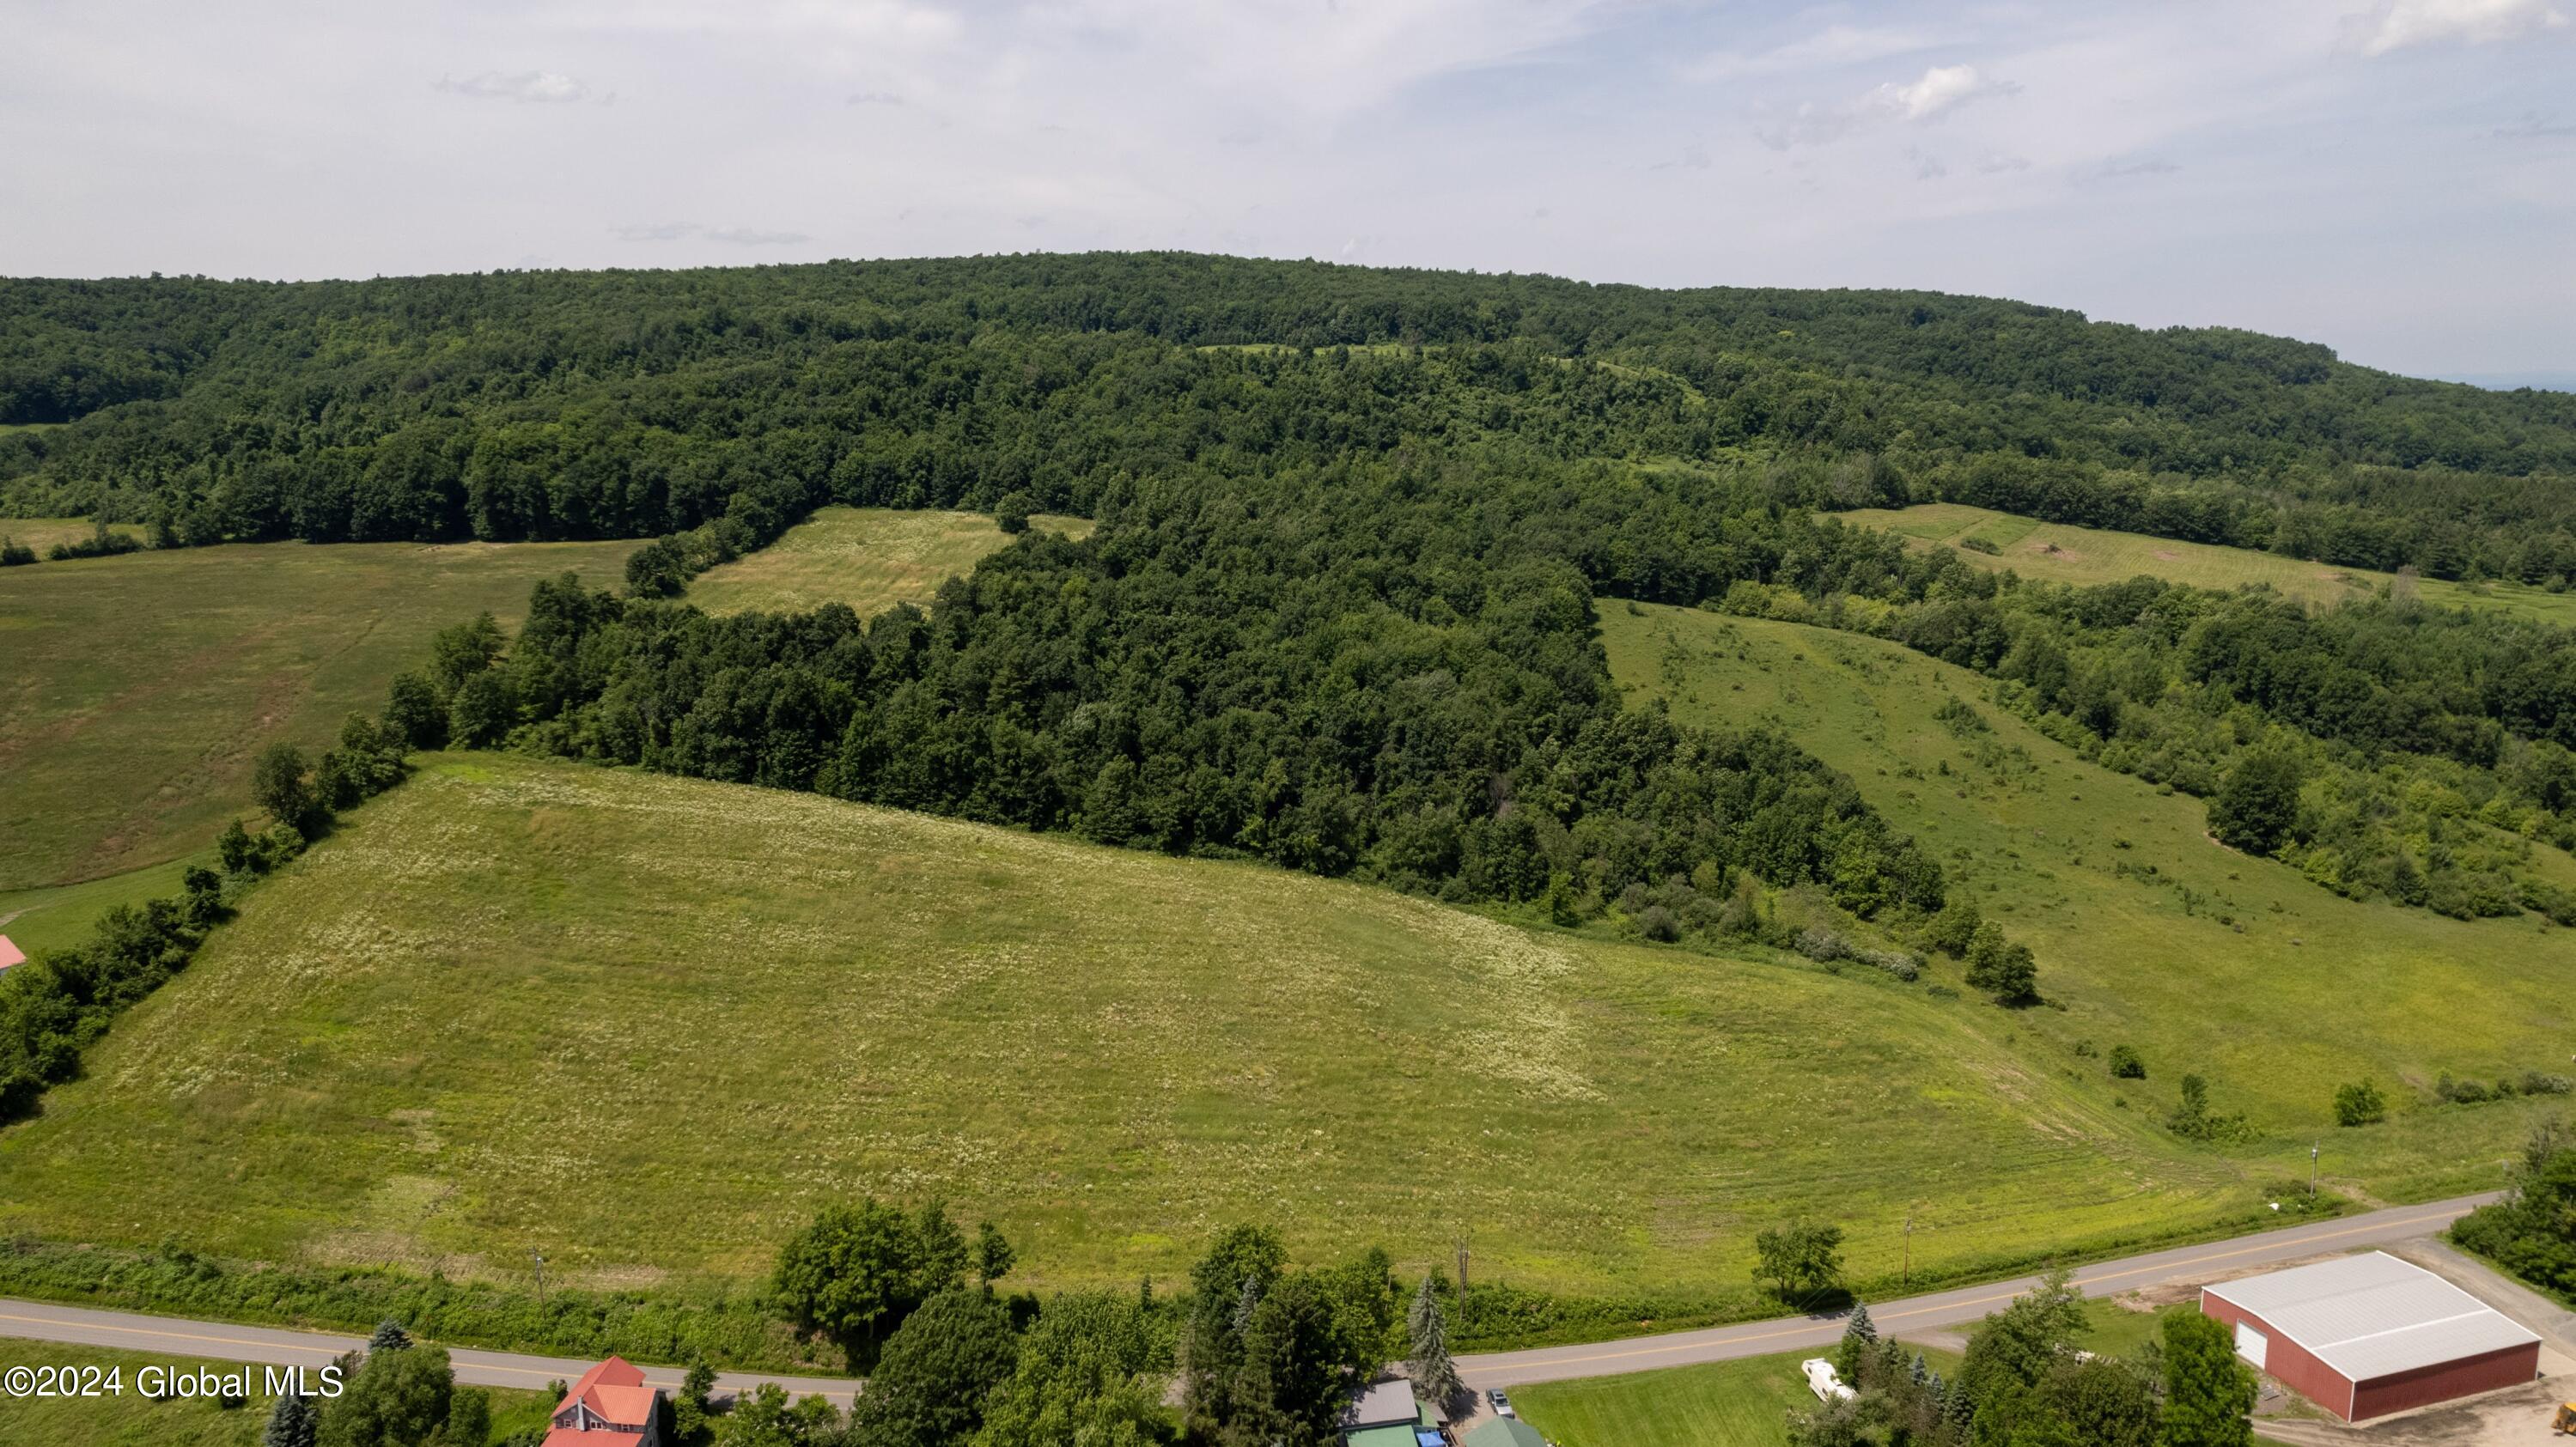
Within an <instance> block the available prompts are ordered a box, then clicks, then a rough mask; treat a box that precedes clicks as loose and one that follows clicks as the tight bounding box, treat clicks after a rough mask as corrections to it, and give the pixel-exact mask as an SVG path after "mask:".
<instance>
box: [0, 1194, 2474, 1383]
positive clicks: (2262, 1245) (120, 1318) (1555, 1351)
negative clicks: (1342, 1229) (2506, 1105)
mask: <svg viewBox="0 0 2576 1447" xmlns="http://www.w3.org/2000/svg"><path fill="white" fill-rule="evenodd" d="M2494 1199H2496V1193H2492V1192H2491V1193H2489V1194H2486V1195H2480V1196H2462V1197H2460V1198H2458V1199H2457V1200H2451V1201H2436V1202H2432V1203H2431V1204H2428V1205H2422V1206H2400V1207H2395V1208H2392V1209H2390V1210H2385V1211H2373V1212H2371V1213H2369V1214H2367V1215H2362V1216H2346V1217H2344V1218H2342V1219H2340V1220H2335V1221H2321V1222H2318V1223H2317V1224H2315V1225H2313V1226H2296V1227H2292V1228H2290V1229H2288V1230H2285V1231H2265V1232H2261V1233H2258V1234H2256V1235H2252V1236H2240V1237H2238V1238H2236V1239H2235V1240H2233V1241H2219V1242H2212V1243H2210V1244H2208V1245H2203V1246H2181V1247H2176V1248H2174V1249H2173V1250H2170V1251H2156V1252H2151V1253H2149V1254H2147V1255H2144V1256H2132V1257H2129V1258H2127V1259H2125V1260H2120V1261H2106V1262H2103V1263H2101V1264H2100V1265H2098V1266H2087V1267H2085V1268H2083V1269H2082V1270H2080V1271H2078V1272H2076V1273H2075V1280H2076V1284H2077V1285H2079V1286H2081V1287H2082V1288H2083V1289H2084V1292H2085V1294H2086V1295H2088V1296H2109V1295H2111V1294H2113V1293H2115V1292H2122V1291H2131V1290H2135V1289H2137V1288H2139V1287H2142V1286H2160V1285H2167V1284H2170V1283H2174V1282H2183V1281H2195V1280H2202V1279H2206V1278H2208V1277H2211V1276H2215V1275H2218V1274H2220V1273H2223V1272H2227V1271H2237V1270H2243V1269H2244V1268H2247V1267H2251V1266H2262V1265H2266V1264H2268V1263H2271V1262H2276V1261H2289V1260H2295V1259H2297V1258H2299V1257H2302V1256H2314V1255H2318V1254H2320V1253H2323V1252H2329V1251H2349V1250H2352V1249H2354V1248H2356V1247H2362V1246H2380V1245H2385V1244H2387V1243H2389V1242H2392V1241H2405V1240H2410V1239H2413V1238H2416V1237H2420V1236H2430V1235H2432V1234H2434V1233H2436V1232H2438V1231H2440V1230H2441V1229H2442V1228H2443V1227H2445V1226H2448V1225H2449V1224H2450V1223H2451V1222H2453V1221H2455V1220H2458V1219H2459V1218H2460V1217H2461V1216H2463V1215H2466V1214H2467V1213H2468V1212H2469V1211H2470V1209H2471V1208H2473V1207H2476V1206H2481V1205H2484V1204H2486V1203H2487V1202H2489V1201H2492V1200H2494ZM2038 1280H2039V1278H2038V1277H2035V1276H2024V1277H2020V1278H2017V1279H2015V1280H2012V1281H2000V1282H1995V1283H1993V1284H1991V1285H1987V1286H1969V1287H1962V1288H1960V1289H1958V1290H1956V1291H1942V1292H1934V1293H1932V1294H1930V1295H1926V1296H1913V1297H1907V1298H1905V1299H1903V1300H1899V1301H1888V1302H1880V1303H1873V1304H1872V1305H1871V1307H1870V1309H1869V1314H1870V1316H1871V1317H1872V1318H1873V1319H1874V1320H1876V1321H1877V1323H1878V1325H1879V1327H1880V1329H1881V1330H1883V1331H1889V1332H1894V1333H1903V1332H1907V1331H1922V1330H1925V1329H1927V1328H1932V1327H1944V1326H1956V1325H1958V1324H1960V1323H1962V1322H1969V1321H1975V1320H1976V1319H1977V1318H1979V1317H1982V1316H1984V1315H1985V1314H1986V1313H1988V1312H1990V1311H1993V1310H1995V1309H1996V1308H1997V1307H2000V1306H2002V1305H2003V1304H2004V1303H2005V1302H2007V1301H2010V1300H2012V1299H2013V1298H2014V1297H2016V1296H2018V1295H2020V1294H2021V1293H2023V1292H2024V1291H2027V1290H2029V1289H2030V1288H2031V1287H2032V1286H2033V1285H2035V1284H2037V1282H2038ZM1842 1329H1843V1328H1842V1318H1841V1316H1840V1315H1839V1314H1835V1315H1820V1316H1809V1317H1784V1318H1781V1319H1779V1320H1776V1321H1757V1322H1746V1323H1743V1324H1741V1325H1738V1326H1720V1327H1710V1328H1708V1329H1706V1330H1704V1331H1684V1332H1671V1333H1667V1334H1665V1335H1663V1336H1648V1337H1636V1338H1632V1339H1630V1340H1627V1341H1616V1342H1600V1343H1596V1344H1594V1345H1590V1346H1570V1347H1544V1348H1540V1349H1538V1350H1536V1351H1524V1352H1492V1353H1485V1354H1481V1355H1471V1356H1462V1357H1460V1358H1458V1375H1459V1377H1460V1378H1461V1379H1463V1380H1464V1381H1465V1382H1466V1383H1467V1385H1468V1386H1471V1387H1476V1388H1480V1389H1481V1388H1484V1387H1509V1386H1518V1385H1521V1384H1523V1383H1527V1382H1554V1381H1563V1380H1565V1379H1567V1378H1571V1377H1602V1376H1610V1375H1612V1374H1614V1373H1618V1372H1636V1371H1644V1370H1646V1369H1647V1368H1649V1367H1677V1366H1683V1365H1686V1364H1688V1363H1692V1362H1716V1361H1726V1360H1729V1359H1732V1358H1735V1357H1750V1356H1763V1355H1767V1354H1769V1353H1772V1352H1786V1351H1796V1350H1799V1349H1802V1348H1806V1347H1816V1346H1826V1345H1830V1344H1832V1343H1833V1342H1834V1341H1835V1339H1837V1338H1839V1337H1840V1336H1841V1335H1842ZM0 1336H17V1337H32V1338H34V1339H36V1340H39V1341H53V1342H68V1343H71V1344H74V1345H79V1346H109V1347H124V1348H127V1349H129V1350H132V1351H148V1352H163V1353H167V1354H168V1355H171V1356H183V1357H212V1358H215V1359H217V1360H221V1361H235V1362H273V1363H276V1364H279V1365H282V1366H307V1367H319V1366H321V1365H322V1364H324V1363H326V1362H328V1361H330V1360H331V1359H332V1358H333V1357H336V1356H338V1355H339V1354H341V1353H342V1352H345V1351H347V1350H349V1349H350V1348H352V1347H355V1346H359V1345H361V1344H362V1343H361V1339H360V1338H358V1337H352V1336H333V1335H328V1334H325V1333H321V1332H307V1331H284V1330H280V1329H278V1328H275V1327H260V1326H235V1325H231V1324H229V1323H225V1322H209V1321H181V1320H177V1319H174V1318H170V1317H159V1316H141V1315H137V1314H134V1313H131V1312H122V1311H94V1310H91V1309H90V1308H87V1307H79V1306H54V1305H49V1304H46V1303H42V1302H32V1301H11V1300H7V1299H4V1298H0ZM448 1355H449V1357H450V1358H452V1359H453V1360H454V1362H455V1363H456V1379H457V1380H458V1381H460V1382H466V1383H469V1384H472V1385H475V1386H485V1387H527V1388H531V1389H536V1390H542V1389H543V1388H544V1387H545V1385H546V1383H547V1382H549V1381H554V1380H562V1381H567V1382H568V1381H571V1380H572V1379H573V1378H575V1377H578V1376H580V1375H581V1374H582V1373H583V1372H584V1371H586V1370H588V1369H589V1367H590V1365H591V1364H590V1363H589V1362H586V1361H580V1360H576V1359H572V1358H568V1357H534V1356H522V1355H520V1354H518V1353H515V1352H489V1351H479V1350H476V1349H474V1348H471V1347H453V1348H450V1349H449V1352H448ZM644 1376H645V1380H647V1381H649V1382H651V1383H652V1384H653V1385H655V1386H657V1387H670V1388H677V1387H678V1386H679V1385H680V1369H679V1368H677V1367H646V1368H644ZM762 1382H776V1383H778V1384H779V1385H780V1386H782V1387H785V1388H786V1389H787V1390H788V1391H789V1392H790V1393H791V1394H793V1395H796V1396H804V1395H806V1394H808V1393H817V1394H820V1395H822V1396H826V1397H829V1398H831V1399H832V1400H833V1401H835V1402H837V1403H839V1404H840V1405H842V1406H845V1407H846V1406H848V1405H849V1403H850V1398H851V1395H852V1393H853V1392H854V1391H855V1390H856V1389H857V1386H858V1384H857V1383H856V1382H853V1381H851V1380H850V1379H849V1378H847V1377H786V1376H775V1375H770V1374H766V1373H761V1372H725V1373H723V1374H721V1375H720V1376H719V1377H717V1379H716V1388H717V1390H718V1391H743V1390H746V1389H748V1388H751V1387H754V1386H757V1385H759V1384H760V1383H762Z"/></svg>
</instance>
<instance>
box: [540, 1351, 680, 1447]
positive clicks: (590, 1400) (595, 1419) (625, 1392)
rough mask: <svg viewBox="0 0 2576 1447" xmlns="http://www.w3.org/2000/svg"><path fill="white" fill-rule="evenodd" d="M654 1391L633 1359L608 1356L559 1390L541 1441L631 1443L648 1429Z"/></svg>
mask: <svg viewBox="0 0 2576 1447" xmlns="http://www.w3.org/2000/svg"><path fill="white" fill-rule="evenodd" d="M656 1395H658V1394H657V1393H655V1392H654V1390H653V1389H652V1388H651V1387H648V1386H646V1385H644V1373H643V1372H642V1371H640V1370H638V1369H637V1368H636V1367H635V1365H634V1364H633V1363H631V1362H629V1361H627V1360H626V1359H625V1358H624V1357H610V1358H609V1359H608V1360H606V1361H604V1362H601V1363H600V1364H599V1365H598V1366H595V1367H592V1368H591V1369H590V1370H589V1371H586V1372H584V1373H582V1374H581V1380H580V1381H578V1382H575V1383H573V1384H572V1390H571V1391H569V1392H566V1393H564V1399H563V1401H562V1402H561V1403H559V1404H557V1405H556V1407H555V1414H554V1417H553V1419H552V1420H553V1424H554V1425H553V1428H552V1430H550V1431H548V1432H547V1433H546V1441H545V1447H636V1444H637V1443H640V1442H642V1441H643V1440H644V1434H645V1433H646V1432H648V1431H650V1430H652V1427H653V1399H654V1397H655V1396H656Z"/></svg>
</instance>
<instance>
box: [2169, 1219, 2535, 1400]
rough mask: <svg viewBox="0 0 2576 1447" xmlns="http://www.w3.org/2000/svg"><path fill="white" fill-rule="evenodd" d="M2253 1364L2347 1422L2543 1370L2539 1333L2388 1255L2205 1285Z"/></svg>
mask: <svg viewBox="0 0 2576 1447" xmlns="http://www.w3.org/2000/svg"><path fill="white" fill-rule="evenodd" d="M2200 1309H2201V1312H2202V1314H2204V1315H2206V1316H2211V1317H2215V1318H2216V1319H2218V1320H2220V1321H2223V1322H2226V1323H2227V1324H2228V1325H2229V1326H2232V1327H2234V1328H2235V1329H2236V1354H2237V1355H2238V1356H2240V1357H2242V1358H2244V1359H2245V1361H2246V1362H2248V1363H2250V1364H2251V1365H2252V1366H2253V1367H2254V1368H2255V1370H2257V1371H2260V1372H2264V1373H2267V1374H2269V1375H2270V1376H2272V1377H2273V1378H2274V1379H2276V1380H2278V1381H2279V1382H2280V1383H2281V1384H2282V1385H2283V1386H2286V1387H2289V1388H2291V1389H2293V1390H2295V1391H2298V1392H2300V1393H2303V1394H2305V1395H2306V1396H2307V1397H2308V1398H2309V1399H2310V1400H2312V1401H2314V1402H2315V1403H2316V1404H2317V1405H2318V1406H2320V1407H2323V1408H2325V1409H2326V1410H2327V1411H2329V1412H2332V1413H2334V1414H2335V1415H2336V1416H2339V1417H2341V1418H2343V1419H2344V1420H2345V1421H2347V1422H2366V1421H2368V1420H2370V1419H2371V1418H2374V1417H2385V1416H2387V1415H2388V1414H2389V1413H2391V1412H2402V1411H2405V1410H2407V1409H2408V1408H2410V1407H2425V1406H2430V1405H2432V1404H2433V1403H2435V1402H2448V1401H2452V1400H2455V1399H2457V1398H2460V1397H2467V1396H2474V1395H2476V1394H2477V1393H2479V1392H2490V1391H2494V1390H2495V1389H2496V1388H2499V1387H2510V1386H2516V1385H2519V1384H2520V1383H2523V1382H2528V1381H2530V1380H2531V1379H2532V1378H2534V1377H2536V1376H2538V1375H2539V1374H2540V1338H2539V1336H2537V1335H2536V1334H2534V1333H2533V1332H2531V1331H2529V1330H2527V1329H2526V1328H2524V1327H2522V1326H2521V1325H2519V1324H2517V1323H2515V1322H2514V1321H2513V1320H2512V1319H2511V1318H2509V1317H2507V1316H2505V1315H2504V1313H2502V1312H2499V1311H2497V1310H2496V1309H2495V1308H2493V1307H2491V1306H2488V1305H2487V1304H2486V1303H2484V1302H2482V1301H2480V1300H2478V1299H2477V1298H2476V1297H2474V1296H2471V1295H2469V1294H2468V1293H2467V1292H2465V1291H2462V1290H2461V1289H2460V1288H2458V1287H2456V1286H2453V1285H2452V1284H2451V1283H2449V1282H2447V1281H2444V1280H2443V1279H2442V1278H2441V1277H2439V1276H2436V1275H2434V1274H2433V1273H2432V1272H2430V1271H2426V1270H2425V1269H2424V1268H2422V1267H2420V1266H2416V1265H2413V1264H2412V1263H2409V1262H2405V1261H2400V1260H2398V1259H2397V1258H2396V1257H2394V1256H2391V1255H2389V1254H2387V1253H2386V1252H2384V1251H2370V1252H2365V1253H2363V1254H2361V1255H2358V1256H2342V1257H2337V1258H2336V1259H2334V1260H2332V1261H2320V1262H2318V1263H2317V1264H2315V1265H2313V1266H2298V1267H2293V1268H2291V1269H2290V1270H2287V1271H2273V1272H2267V1273H2265V1274H2263V1275H2261V1276H2249V1277H2246V1278H2245V1279H2243V1280H2241V1281H2227V1282H2221V1283H2219V1284H2218V1285H2216V1286H2209V1287H2203V1288H2202V1289H2201V1293H2200Z"/></svg>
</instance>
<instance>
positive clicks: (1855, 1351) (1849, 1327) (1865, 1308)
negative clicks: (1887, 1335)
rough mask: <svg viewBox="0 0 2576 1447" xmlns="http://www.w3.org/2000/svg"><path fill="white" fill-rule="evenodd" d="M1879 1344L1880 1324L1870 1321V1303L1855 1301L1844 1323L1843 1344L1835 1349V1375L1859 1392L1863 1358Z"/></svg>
mask: <svg viewBox="0 0 2576 1447" xmlns="http://www.w3.org/2000/svg"><path fill="white" fill-rule="evenodd" d="M1877 1342H1878V1323H1876V1322H1874V1321H1871V1320H1870V1319H1869V1303H1868V1302H1866V1301H1861V1300H1858V1299H1855V1300H1854V1301H1853V1302H1852V1311H1851V1316H1850V1318H1849V1319H1847V1320H1846V1321H1844V1322H1843V1339H1842V1342H1841V1343H1840V1344H1839V1345H1837V1346H1836V1347H1835V1348H1834V1373H1835V1375H1837V1376H1839V1377H1841V1378H1842V1379H1843V1380H1844V1381H1846V1382H1848V1383H1850V1384H1851V1385H1852V1387H1853V1388H1854V1389H1855V1390H1857V1389H1858V1388H1859V1386H1860V1363H1861V1357H1862V1355H1863V1354H1864V1353H1866V1352H1867V1351H1868V1350H1869V1348H1870V1347H1872V1346H1874V1345H1876V1344H1877Z"/></svg>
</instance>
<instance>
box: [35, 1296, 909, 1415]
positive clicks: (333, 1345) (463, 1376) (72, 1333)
mask: <svg viewBox="0 0 2576 1447" xmlns="http://www.w3.org/2000/svg"><path fill="white" fill-rule="evenodd" d="M0 1336H20V1337H33V1338H35V1339H36V1340H39V1341H51V1342H67V1343H70V1344H72V1345H75V1346H98V1347H123V1348H125V1349H126V1350H128V1351H138V1352H163V1353H167V1354H168V1355H171V1356H180V1357H212V1358H215V1359H216V1360H219V1361H228V1362H267V1363H274V1364H276V1365H279V1366H302V1367H320V1366H323V1365H325V1364H326V1363H328V1362H329V1361H330V1360H331V1359H332V1358H334V1357H336V1356H338V1355H340V1354H341V1353H342V1352H345V1351H348V1350H349V1349H351V1348H352V1347H361V1346H365V1345H366V1338H364V1337H355V1336H333V1335H329V1334H327V1333H323V1332H310V1331H284V1330H281V1329H279V1328H276V1327H266V1326H236V1325H233V1324H231V1323H229V1322H216V1321H180V1320H176V1319H173V1318H170V1317H161V1316H141V1315H137V1314H135V1313H132V1312H123V1311H93V1310H91V1309H89V1308H88V1307H82V1306H56V1305H53V1304H51V1303H49V1302H39V1301H10V1300H6V1299H0ZM447 1355H448V1357H449V1359H450V1360H452V1361H453V1362H454V1363H455V1364H456V1380H458V1381H460V1382H465V1383H468V1384H470V1385H473V1386H478V1387H525V1388H527V1389H529V1390H530V1391H539V1392H542V1391H544V1390H545V1387H546V1383H548V1382H550V1381H564V1382H569V1381H571V1380H573V1379H574V1378H576V1377H578V1376H580V1375H581V1374H582V1373H583V1372H586V1371H588V1370H590V1368H591V1366H592V1365H593V1363H591V1362H588V1361H583V1360H580V1359H577V1358H572V1357H532V1356H523V1355H520V1354H519V1353H517V1352H487V1351H479V1350H477V1349H475V1348H473V1347H450V1348H448V1352H447ZM681 1375H682V1369H681V1368H678V1367H646V1368H644V1379H645V1380H646V1381H647V1382H650V1383H652V1384H653V1385H654V1386H657V1387H667V1388H669V1389H671V1390H672V1391H677V1390H679V1387H680V1377H681ZM762 1382H776V1383H777V1384H778V1385H780V1386H782V1387H785V1388H786V1389H787V1390H788V1392H789V1394H790V1395H793V1396H799V1397H802V1396H805V1395H807V1394H809V1393H815V1394H820V1395H822V1396H826V1397H829V1398H831V1399H832V1400H833V1401H834V1402H836V1403H838V1404H839V1405H841V1406H844V1407H846V1406H848V1405H850V1397H851V1395H852V1393H853V1392H855V1391H856V1390H857V1387H858V1384H857V1383H856V1382H853V1381H851V1380H850V1379H849V1378H847V1377H787V1376H778V1375H774V1374H771V1373H766V1372H721V1373H718V1374H717V1376H716V1390H717V1391H718V1392H719V1393H723V1392H738V1391H746V1390H748V1389H750V1388H752V1387H755V1386H758V1385H759V1384H761V1383H762Z"/></svg>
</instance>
